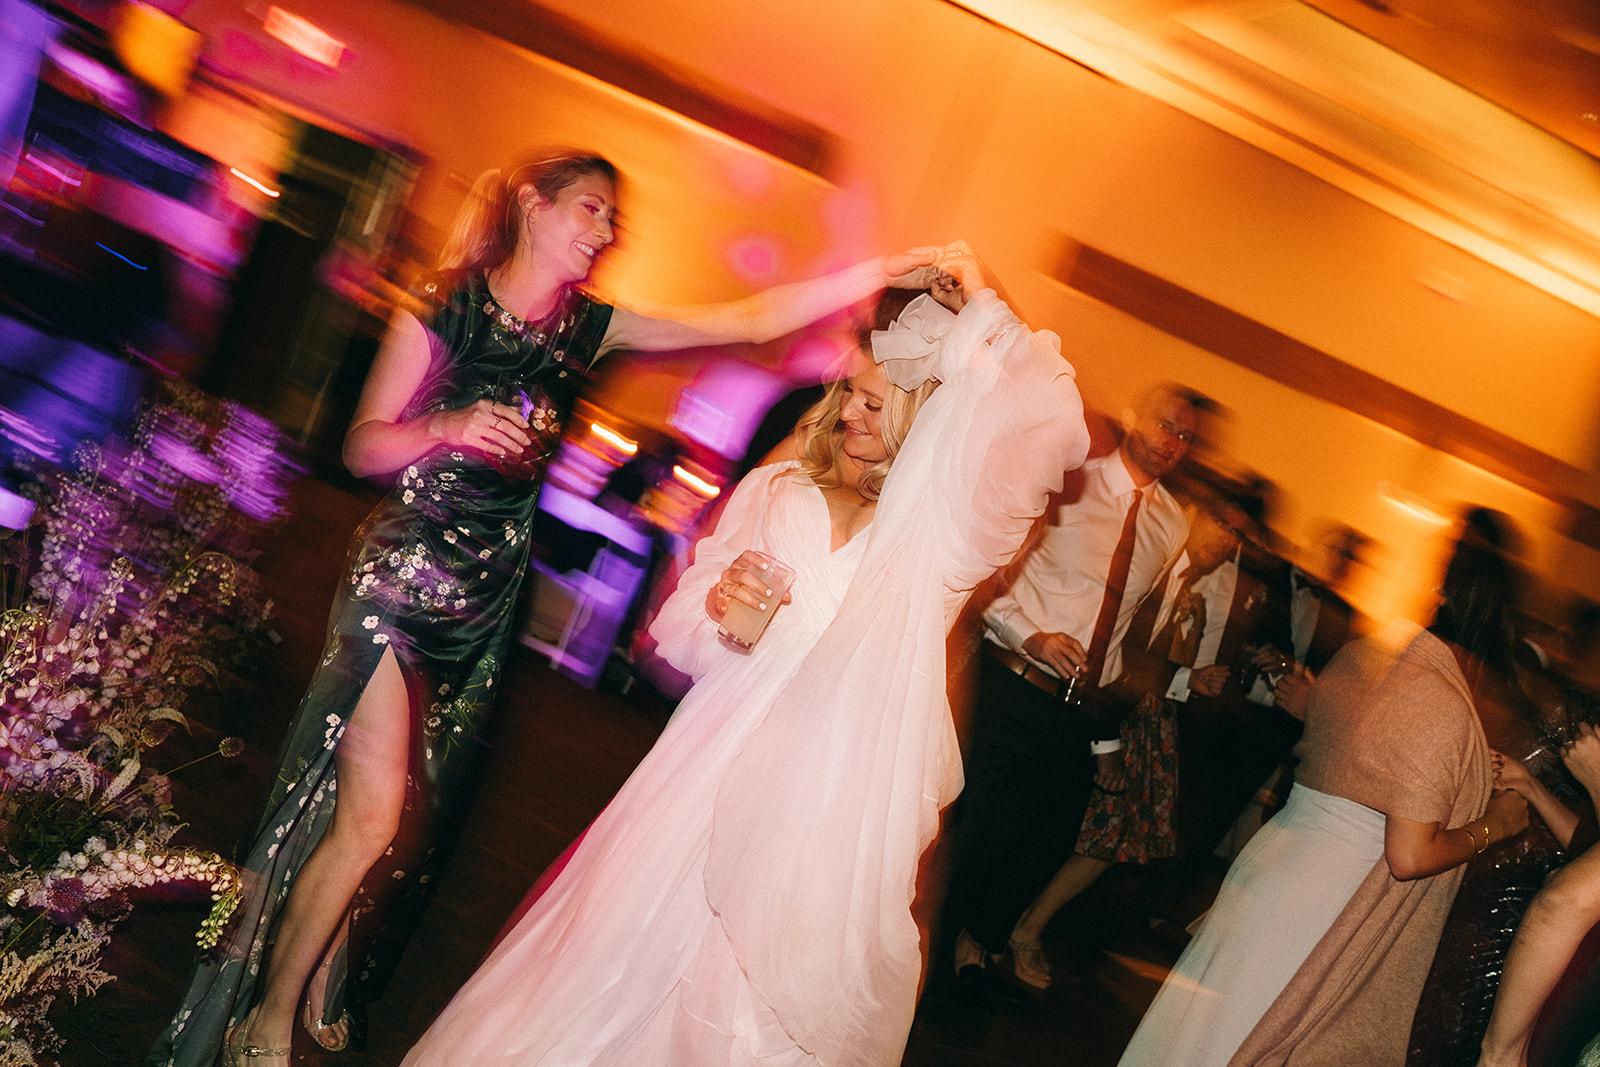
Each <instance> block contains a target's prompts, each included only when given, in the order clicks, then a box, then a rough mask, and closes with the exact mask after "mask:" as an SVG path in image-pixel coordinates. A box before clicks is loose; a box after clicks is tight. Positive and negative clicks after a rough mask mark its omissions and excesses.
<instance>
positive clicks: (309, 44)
mask: <svg viewBox="0 0 1600 1067" xmlns="http://www.w3.org/2000/svg"><path fill="white" fill-rule="evenodd" d="M261 28H262V29H263V30H265V31H266V32H267V34H268V35H269V36H272V37H276V38H277V39H278V40H280V41H282V42H283V43H284V44H286V45H288V46H289V47H290V48H292V49H294V50H295V51H296V52H299V53H300V54H301V55H303V56H305V57H306V58H307V59H309V60H311V61H312V62H314V63H321V64H322V65H323V66H325V67H337V66H338V65H339V58H340V57H341V56H343V55H344V42H343V41H340V40H336V39H335V38H333V37H330V36H329V35H328V34H327V33H325V32H324V31H322V30H321V29H318V28H317V27H316V26H315V25H313V24H311V23H309V22H307V21H306V20H305V19H303V18H301V17H300V16H299V15H291V14H289V13H288V12H287V11H285V10H283V8H281V7H269V8H267V17H266V18H264V19H262V20H261Z"/></svg>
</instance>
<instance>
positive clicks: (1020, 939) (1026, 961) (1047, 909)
mask: <svg viewBox="0 0 1600 1067" xmlns="http://www.w3.org/2000/svg"><path fill="white" fill-rule="evenodd" d="M1110 867H1111V864H1110V863H1108V862H1106V861H1105V860H1097V859H1090V858H1089V857H1088V856H1080V855H1078V854H1076V853H1074V854H1073V855H1072V857H1071V858H1070V859H1068V860H1067V862H1066V863H1063V864H1062V865H1061V869H1060V870H1059V871H1057V872H1056V873H1055V877H1054V878H1051V879H1050V884H1049V885H1047V886H1045V887H1044V889H1043V890H1042V891H1040V893H1039V895H1038V896H1036V897H1034V898H1033V903H1032V904H1029V905H1028V907H1027V908H1026V909H1025V910H1024V911H1023V913H1022V917H1021V918H1020V919H1018V920H1017V925H1016V926H1014V927H1012V928H1011V944H1010V948H1011V953H1012V957H1013V965H1014V967H1015V969H1016V973H1017V977H1018V978H1020V979H1022V980H1023V981H1024V982H1027V983H1028V984H1029V985H1031V986H1036V987H1038V988H1040V989H1044V988H1047V987H1048V986H1049V985H1050V961H1049V960H1048V959H1047V958H1046V957H1045V954H1044V948H1043V947H1042V946H1041V945H1040V944H1039V938H1040V936H1041V935H1043V933H1044V928H1045V927H1046V926H1047V925H1049V923H1050V920H1051V919H1053V918H1055V914H1056V912H1058V911H1060V910H1061V909H1062V908H1064V907H1066V905H1067V902H1068V901H1070V900H1071V899H1072V898H1073V897H1075V896H1077V895H1078V894H1079V893H1081V892H1083V891H1084V890H1085V889H1088V888H1089V887H1090V886H1091V885H1093V884H1094V880H1095V879H1096V878H1099V877H1100V876H1101V875H1102V874H1104V873H1105V872H1106V871H1107V870H1109V869H1110Z"/></svg>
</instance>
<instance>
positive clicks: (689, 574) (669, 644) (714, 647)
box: [650, 463, 794, 682]
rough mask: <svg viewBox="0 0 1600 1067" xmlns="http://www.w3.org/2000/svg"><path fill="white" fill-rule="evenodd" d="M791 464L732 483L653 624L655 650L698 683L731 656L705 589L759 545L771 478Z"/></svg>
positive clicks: (760, 469)
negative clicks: (711, 525)
mask: <svg viewBox="0 0 1600 1067" xmlns="http://www.w3.org/2000/svg"><path fill="white" fill-rule="evenodd" d="M793 466H794V464H793V463H774V464H770V465H768V466H765V467H757V468H756V469H755V470H753V471H751V472H750V473H749V474H748V475H746V476H745V477H744V478H743V479H741V480H740V482H739V484H738V485H736V486H734V489H733V492H732V494H730V495H729V497H728V502H727V503H726V504H724V505H723V508H722V515H721V516H720V517H719V518H718V519H717V527H716V529H715V530H713V531H712V532H711V533H710V534H708V535H707V536H705V537H703V538H701V539H700V540H699V541H698V542H696V544H695V546H694V562H693V563H692V564H690V565H689V567H688V568H687V569H686V570H685V571H684V572H683V574H682V575H680V576H679V578H678V587H677V588H676V589H674V590H673V592H672V595H671V596H669V597H667V599H666V600H665V601H663V602H662V604H661V610H660V611H659V612H658V613H657V614H656V617H655V620H654V621H653V622H651V623H650V636H651V637H653V638H655V639H656V645H657V648H656V652H657V654H658V655H660V656H661V658H663V659H665V660H666V661H667V662H668V663H670V664H672V665H673V667H675V668H677V669H678V670H680V671H682V672H683V673H684V674H687V675H688V676H689V677H690V678H693V679H694V680H695V681H697V682H698V681H699V680H700V679H701V678H702V677H704V675H705V673H706V671H708V670H710V669H711V667H712V666H713V665H714V664H715V663H717V662H719V661H720V660H722V659H725V658H726V657H727V656H728V655H730V653H729V652H728V650H727V649H726V648H724V647H723V646H722V644H721V642H719V641H718V640H717V624H716V623H714V622H712V621H711V617H710V616H708V615H707V614H706V591H707V590H708V589H710V588H711V587H712V586H713V585H715V584H716V583H717V581H718V579H720V578H721V577H722V572H723V570H725V569H726V568H727V566H728V564H729V563H732V562H733V561H734V560H735V559H736V558H737V557H738V556H739V553H741V552H743V551H744V550H745V549H747V548H751V547H752V546H758V545H759V544H760V538H759V531H760V529H761V525H762V521H763V518H764V516H765V514H766V510H767V507H768V505H769V504H770V503H771V500H772V480H773V479H774V478H776V477H778V476H779V475H781V474H782V473H783V472H784V471H786V470H789V469H790V468H791V467H793Z"/></svg>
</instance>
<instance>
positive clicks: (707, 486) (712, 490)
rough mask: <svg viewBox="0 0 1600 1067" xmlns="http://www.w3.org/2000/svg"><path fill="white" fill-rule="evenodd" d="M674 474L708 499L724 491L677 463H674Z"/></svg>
mask: <svg viewBox="0 0 1600 1067" xmlns="http://www.w3.org/2000/svg"><path fill="white" fill-rule="evenodd" d="M672 476H673V477H674V478H676V479H678V481H680V482H682V483H683V484H685V485H687V486H688V487H689V488H690V489H693V490H694V491H695V492H697V493H699V494H700V495H701V496H703V497H706V498H707V499H710V498H712V497H715V496H716V495H717V494H719V493H721V492H722V490H721V489H720V488H718V487H717V486H715V485H712V484H711V483H710V482H708V481H706V480H705V479H704V478H699V477H696V476H695V475H694V474H692V473H690V472H689V471H687V470H684V469H683V467H681V466H679V465H677V464H673V467H672Z"/></svg>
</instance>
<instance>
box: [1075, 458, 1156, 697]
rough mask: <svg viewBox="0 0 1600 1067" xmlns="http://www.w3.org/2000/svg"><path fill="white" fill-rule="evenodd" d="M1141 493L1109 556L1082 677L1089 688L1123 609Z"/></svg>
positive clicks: (1136, 494) (1135, 497)
mask: <svg viewBox="0 0 1600 1067" xmlns="http://www.w3.org/2000/svg"><path fill="white" fill-rule="evenodd" d="M1143 500H1144V492H1143V490H1140V489H1135V490H1134V491H1133V503H1132V504H1129V505H1128V517H1127V518H1125V519H1123V520H1122V536H1121V537H1119V538H1118V539H1117V547H1116V549H1115V551H1113V552H1112V553H1111V569H1110V571H1109V572H1108V573H1107V574H1106V594H1105V596H1104V597H1103V598H1101V601H1100V614H1099V616H1097V617H1096V618H1095V620H1094V636H1093V637H1091V638H1090V639H1089V661H1088V669H1087V670H1086V671H1084V677H1085V678H1087V679H1088V680H1089V683H1090V684H1091V685H1095V686H1098V685H1099V684H1100V675H1101V674H1102V673H1103V672H1104V670H1105V665H1106V653H1107V652H1108V651H1110V648H1111V631H1112V630H1113V629H1114V628H1115V627H1116V625H1117V609H1118V608H1120V607H1121V606H1122V593H1123V590H1125V589H1126V588H1127V587H1128V568H1129V567H1130V566H1131V565H1132V563H1133V541H1134V533H1135V530H1136V527H1137V526H1138V519H1139V504H1140V502H1142V501H1143Z"/></svg>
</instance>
